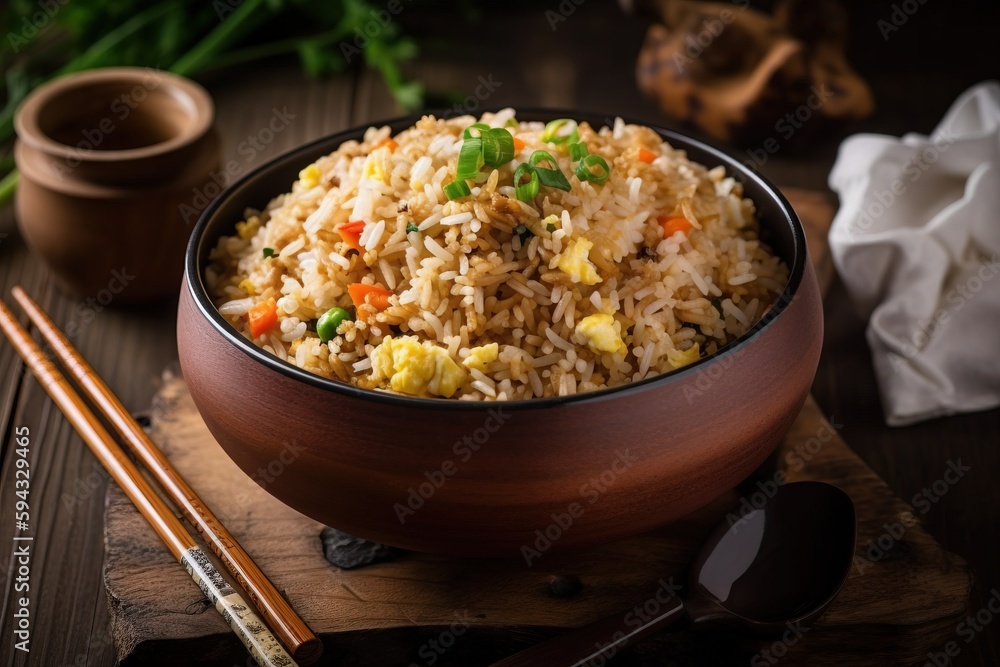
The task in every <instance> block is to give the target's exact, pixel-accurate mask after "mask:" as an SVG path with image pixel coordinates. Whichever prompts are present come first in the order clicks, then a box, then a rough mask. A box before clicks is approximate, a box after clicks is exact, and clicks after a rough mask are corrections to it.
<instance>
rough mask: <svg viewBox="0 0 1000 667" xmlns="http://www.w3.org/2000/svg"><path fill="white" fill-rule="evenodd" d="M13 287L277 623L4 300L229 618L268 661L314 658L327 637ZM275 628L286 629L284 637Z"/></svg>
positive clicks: (149, 517) (137, 500) (9, 318)
mask: <svg viewBox="0 0 1000 667" xmlns="http://www.w3.org/2000/svg"><path fill="white" fill-rule="evenodd" d="M11 294H13V296H14V298H15V299H16V300H17V302H18V303H19V304H20V305H21V307H22V308H23V309H24V311H25V312H26V313H27V314H28V318H29V319H30V320H31V322H32V323H33V324H34V325H35V326H36V327H38V330H39V331H40V332H41V334H42V337H43V338H45V340H46V341H47V342H48V343H49V345H51V346H52V349H53V350H54V351H55V354H56V356H57V357H58V358H59V360H60V361H61V362H62V364H63V365H64V366H65V367H66V370H68V371H69V372H70V374H71V375H72V376H73V377H74V378H75V379H76V381H77V383H78V384H79V386H80V388H81V389H82V390H83V392H84V394H85V395H86V396H87V397H88V398H90V400H91V401H93V402H94V404H95V405H96V406H97V407H98V409H100V410H101V412H102V413H103V414H104V416H105V417H106V418H107V419H108V421H109V422H110V423H111V424H112V425H113V426H114V428H115V430H116V431H118V433H119V435H120V436H121V437H122V439H123V440H124V441H125V442H126V443H127V444H128V446H129V447H130V448H131V449H132V451H133V452H134V453H135V455H136V456H137V457H138V458H139V460H141V461H142V463H143V465H144V466H145V467H146V469H147V470H148V471H149V472H150V473H151V474H152V475H153V477H154V478H155V479H156V481H157V482H158V483H159V484H160V485H161V486H162V487H163V489H164V491H165V492H166V493H167V495H168V496H169V498H170V499H171V500H172V501H173V502H174V503H175V504H176V505H177V507H178V508H179V509H180V510H181V511H182V512H183V513H184V516H185V517H186V518H187V520H188V521H189V522H190V523H191V524H192V525H193V526H194V528H195V529H196V530H197V531H198V533H200V534H201V535H202V537H204V539H205V541H206V543H207V544H208V545H209V547H210V548H211V550H212V552H213V553H215V555H216V556H218V557H219V559H220V560H221V561H222V563H223V564H224V565H225V567H226V569H227V570H228V571H229V572H230V574H232V576H233V577H234V578H235V580H236V581H237V583H238V584H239V586H240V587H241V588H243V590H244V591H246V593H247V594H248V595H249V597H250V600H251V601H253V603H254V606H255V607H256V608H257V609H258V610H259V611H260V613H261V616H263V617H264V618H265V619H266V620H267V621H268V623H269V624H270V626H271V627H272V628H273V629H274V634H272V633H271V631H270V630H269V629H268V626H267V625H265V623H263V622H262V621H261V620H260V619H259V618H258V617H257V615H256V614H255V613H254V611H253V608H252V607H251V606H250V605H248V604H247V602H246V601H245V600H244V599H243V597H242V596H241V595H240V594H239V593H238V592H236V591H235V590H234V589H233V588H232V586H230V585H229V583H228V582H227V581H226V580H225V579H224V578H223V576H222V575H221V573H220V572H219V571H218V570H217V569H216V568H215V566H214V565H213V564H212V562H211V561H210V560H209V558H208V555H207V554H206V553H205V552H204V551H203V550H202V549H201V547H200V546H199V545H198V542H197V541H195V539H194V537H192V536H191V533H190V532H188V530H187V529H186V528H185V527H184V525H183V524H182V523H181V522H180V520H178V519H177V517H176V516H175V515H174V513H173V511H172V510H171V509H170V508H169V507H168V506H167V504H166V503H165V502H164V501H163V500H162V499H161V498H160V496H159V495H158V494H157V493H156V491H155V490H154V489H153V487H152V485H151V484H150V483H149V482H148V481H147V480H146V478H145V477H143V475H142V473H141V472H140V471H139V469H138V467H137V466H136V465H135V464H134V463H133V462H132V461H131V460H130V459H129V458H128V457H127V456H126V455H125V452H124V451H122V448H121V446H120V445H119V444H118V443H117V442H116V441H115V440H114V439H113V438H112V436H111V435H110V434H109V433H108V432H107V430H106V429H105V428H104V427H103V426H102V425H101V422H100V421H99V420H98V418H97V416H96V415H95V414H94V413H93V411H91V409H90V408H89V407H88V406H87V404H86V403H85V402H84V400H83V399H82V398H81V397H80V396H79V395H78V394H77V393H76V391H75V390H74V389H73V386H72V385H71V384H70V383H69V382H68V381H67V380H66V378H65V377H64V376H63V375H62V373H61V372H60V371H59V370H58V369H57V368H56V367H55V365H54V364H53V363H52V362H51V361H50V360H49V359H48V358H47V357H46V355H45V353H44V352H43V351H42V349H41V348H40V347H39V346H38V344H37V343H36V342H35V341H34V339H32V337H31V335H30V334H29V333H28V332H27V331H26V330H25V329H24V327H22V326H21V324H20V323H19V322H18V321H17V319H16V318H15V316H14V314H13V313H12V312H11V311H10V309H8V308H7V306H6V305H5V304H4V303H3V301H2V300H0V328H2V329H3V332H4V333H5V334H6V335H7V338H8V339H9V340H10V342H11V344H12V345H13V346H14V348H15V349H16V350H17V352H18V354H20V355H21V358H22V359H24V362H25V363H26V364H27V365H28V367H29V368H30V369H31V371H32V372H33V373H34V374H35V377H36V378H38V381H39V383H40V384H41V385H42V387H43V388H44V389H45V391H46V392H47V393H48V394H49V396H50V397H51V398H52V400H53V401H54V402H55V404H56V405H57V406H58V407H59V409H60V410H62V412H63V414H64V415H65V416H66V418H67V419H68V420H69V422H70V423H71V424H72V425H73V427H74V428H75V429H76V431H77V432H78V433H79V434H80V436H81V437H82V438H83V440H84V442H86V443H87V446H88V447H89V448H90V450H91V451H92V452H93V453H94V455H95V456H96V457H97V459H98V460H99V461H100V462H101V464H103V465H104V467H105V469H107V471H108V472H109V473H110V474H111V477H112V478H114V480H115V482H117V483H118V485H119V486H120V487H121V488H122V490H123V491H124V492H125V495H127V496H128V498H129V500H131V501H132V503H133V504H134V505H135V506H136V508H137V509H138V510H139V512H140V513H141V514H142V516H143V517H144V518H145V519H146V521H148V522H149V524H150V525H151V526H152V527H153V529H154V530H155V531H156V534H157V535H159V537H160V539H162V540H163V543H164V544H165V545H166V546H167V548H168V549H169V550H170V552H171V553H172V554H173V555H174V557H175V558H177V560H178V561H179V562H180V564H181V565H183V566H184V568H185V569H186V570H187V571H188V573H189V574H190V575H191V577H192V578H193V579H194V581H195V583H197V584H198V586H199V587H200V588H201V590H202V592H203V593H204V594H205V595H206V596H208V598H209V599H210V600H211V601H212V603H213V604H214V605H215V608H216V609H217V610H218V611H219V613H220V614H222V616H223V618H224V619H226V621H228V623H229V625H230V627H231V628H232V629H233V632H235V633H236V634H237V636H238V637H239V638H240V640H241V641H242V642H243V645H244V646H246V648H247V650H248V651H249V652H250V654H251V655H252V656H253V658H254V659H255V660H256V661H257V662H258V663H259V664H260V665H262V666H264V667H289V666H292V665H295V661H294V660H293V659H292V657H291V656H290V655H289V654H288V652H286V651H285V649H284V648H283V647H282V643H284V645H285V646H287V647H288V649H289V651H290V652H291V653H292V654H293V655H294V656H295V658H296V659H298V660H301V661H302V662H303V663H304V664H307V663H309V662H313V661H315V660H316V659H317V658H318V657H319V655H320V653H322V650H323V645H322V643H321V642H320V640H319V639H318V638H317V637H316V636H315V635H314V634H313V633H312V631H311V630H310V629H309V627H308V626H307V625H306V624H305V622H304V621H302V619H300V618H299V617H298V615H297V614H296V613H295V611H294V610H293V609H292V608H291V606H289V604H288V603H287V602H286V601H285V599H284V598H283V597H282V596H281V594H280V593H279V592H278V591H277V589H275V587H274V584H272V583H271V582H270V581H269V580H268V579H267V577H266V576H265V575H264V573H263V572H261V571H260V568H259V567H257V564H256V563H254V562H253V560H252V559H251V558H250V556H249V555H248V554H247V553H246V551H244V550H243V548H242V547H241V546H240V545H239V543H238V542H237V541H236V539H235V538H234V537H233V536H232V535H230V534H229V531H228V530H226V528H225V527H224V526H223V525H222V523H221V522H220V521H219V520H218V519H217V518H216V517H215V515H214V514H213V513H212V512H211V510H209V508H208V507H207V506H206V505H205V503H203V502H202V501H201V499H199V498H198V495H197V494H196V493H195V492H194V490H192V489H191V487H190V486H188V485H187V483H186V482H185V481H184V479H183V478H182V477H181V476H180V474H179V473H178V472H177V471H176V470H175V469H174V468H173V466H171V465H170V462H169V461H167V459H166V457H165V456H164V455H163V453H162V452H160V450H159V449H158V448H157V447H156V445H155V444H154V443H153V441H152V440H150V439H149V437H148V436H147V435H146V433H145V431H143V430H142V427H141V426H139V424H138V423H136V421H135V420H134V419H133V418H132V415H131V414H129V412H128V410H126V409H125V406H123V405H122V403H121V401H119V400H118V398H117V397H116V396H115V395H114V394H113V393H112V392H111V390H110V389H109V388H108V386H107V385H106V384H105V383H104V381H103V380H101V379H100V377H98V375H97V373H96V372H95V371H94V369H93V368H91V367H90V365H89V364H87V362H86V361H85V360H84V359H83V357H82V356H81V355H80V353H79V352H78V351H77V350H76V349H75V348H74V347H73V345H72V344H71V343H70V342H69V340H68V339H67V338H66V337H65V336H64V335H63V334H62V332H61V331H59V329H58V327H57V326H56V325H55V323H54V322H53V321H52V320H51V319H49V317H48V315H46V314H45V312H44V311H43V310H42V309H41V308H40V307H39V306H38V304H36V303H35V302H34V301H33V300H32V299H31V297H29V296H28V295H27V293H25V291H24V290H23V289H22V288H21V287H20V286H15V287H14V288H13V289H12V290H11ZM275 635H277V637H280V640H281V641H280V642H279V640H278V638H276V637H275Z"/></svg>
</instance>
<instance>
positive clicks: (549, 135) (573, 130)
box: [542, 118, 580, 144]
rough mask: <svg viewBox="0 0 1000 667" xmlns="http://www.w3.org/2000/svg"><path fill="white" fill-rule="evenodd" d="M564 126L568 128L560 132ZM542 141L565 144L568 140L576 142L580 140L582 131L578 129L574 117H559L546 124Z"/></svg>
mask: <svg viewBox="0 0 1000 667" xmlns="http://www.w3.org/2000/svg"><path fill="white" fill-rule="evenodd" d="M564 127H566V128H568V130H565V131H563V132H560V130H562V129H563V128H564ZM542 141H547V142H549V143H552V144H564V143H566V142H567V141H568V142H569V143H571V144H575V143H577V142H578V141H580V133H579V132H578V131H577V125H576V121H575V120H573V119H572V118H557V119H556V120H553V121H551V122H550V123H549V124H548V125H546V126H545V131H544V132H542Z"/></svg>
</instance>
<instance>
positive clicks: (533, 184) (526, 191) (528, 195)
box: [514, 164, 539, 202]
mask: <svg viewBox="0 0 1000 667" xmlns="http://www.w3.org/2000/svg"><path fill="white" fill-rule="evenodd" d="M525 176H531V180H529V181H528V182H527V183H525V184H524V185H521V179H522V178H524V177H525ZM538 186H539V181H538V172H537V171H536V170H535V168H534V167H532V166H531V165H530V164H521V165H518V167H517V169H516V170H515V171H514V194H515V195H516V196H517V198H518V199H520V200H521V201H523V202H531V201H534V199H535V197H537V196H538Z"/></svg>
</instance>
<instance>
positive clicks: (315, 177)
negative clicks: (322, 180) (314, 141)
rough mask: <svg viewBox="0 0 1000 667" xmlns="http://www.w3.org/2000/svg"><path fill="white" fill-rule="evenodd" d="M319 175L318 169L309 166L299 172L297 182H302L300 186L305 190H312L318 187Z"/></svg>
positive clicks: (312, 165) (314, 166)
mask: <svg viewBox="0 0 1000 667" xmlns="http://www.w3.org/2000/svg"><path fill="white" fill-rule="evenodd" d="M320 175H321V174H320V171H319V167H317V166H316V165H315V164H311V165H309V166H308V167H306V168H305V169H303V170H302V171H300V172H299V180H300V181H302V185H304V186H305V188H306V190H312V189H313V188H314V187H316V186H317V185H319V177H320Z"/></svg>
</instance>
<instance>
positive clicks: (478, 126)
mask: <svg viewBox="0 0 1000 667" xmlns="http://www.w3.org/2000/svg"><path fill="white" fill-rule="evenodd" d="M489 131H490V126H489V125H487V124H486V123H473V124H472V125H470V126H469V127H467V128H465V130H463V131H462V139H481V138H482V136H483V135H484V134H485V133H486V132H489ZM473 132H475V134H474V133H473Z"/></svg>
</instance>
